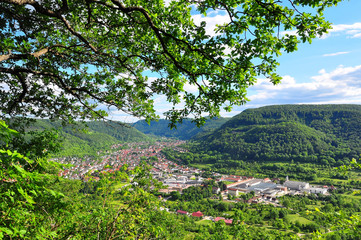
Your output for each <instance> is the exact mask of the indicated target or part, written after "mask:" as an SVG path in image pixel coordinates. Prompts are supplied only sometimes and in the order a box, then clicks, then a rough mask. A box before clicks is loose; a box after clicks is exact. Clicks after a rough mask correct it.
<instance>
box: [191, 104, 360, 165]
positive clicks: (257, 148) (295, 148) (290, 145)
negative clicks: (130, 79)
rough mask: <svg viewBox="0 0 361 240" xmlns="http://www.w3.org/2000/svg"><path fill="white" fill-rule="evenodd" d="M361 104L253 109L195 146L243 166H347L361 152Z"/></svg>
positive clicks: (202, 151)
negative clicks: (252, 163) (253, 163)
mask: <svg viewBox="0 0 361 240" xmlns="http://www.w3.org/2000/svg"><path fill="white" fill-rule="evenodd" d="M360 135H361V106H360V105H280V106H267V107H262V108H257V109H247V110H245V111H244V112H242V113H241V114H239V115H237V116H235V117H233V118H232V119H230V120H229V121H227V122H226V123H225V124H224V125H222V126H221V127H220V128H219V129H218V130H216V131H214V132H213V133H211V134H208V135H206V136H203V137H202V138H200V139H199V140H198V141H196V142H194V143H192V144H190V146H191V148H190V149H191V152H194V153H209V152H218V153H219V154H220V155H223V156H227V158H230V159H234V160H243V161H259V162H264V161H287V162H291V161H292V160H293V161H295V162H311V163H319V164H323V165H328V164H330V165H342V164H343V163H347V162H349V161H350V159H352V158H358V157H359V155H360V153H361V151H360V149H361V148H360V147H361V138H360Z"/></svg>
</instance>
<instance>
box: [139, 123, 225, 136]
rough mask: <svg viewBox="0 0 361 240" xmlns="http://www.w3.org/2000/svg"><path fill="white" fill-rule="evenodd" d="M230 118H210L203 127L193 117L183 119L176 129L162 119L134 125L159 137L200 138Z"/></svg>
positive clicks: (146, 132)
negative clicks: (198, 125)
mask: <svg viewBox="0 0 361 240" xmlns="http://www.w3.org/2000/svg"><path fill="white" fill-rule="evenodd" d="M228 120H229V118H217V119H208V120H206V123H205V124H204V126H202V127H200V128H199V127H197V126H196V124H195V123H194V122H192V120H191V119H185V120H183V122H182V124H177V125H176V128H175V129H170V128H169V127H168V125H169V123H170V121H168V120H164V119H160V120H159V121H152V122H151V123H150V125H149V124H148V123H147V122H145V121H144V120H140V121H138V122H136V123H135V124H134V125H133V126H134V127H135V128H136V129H138V130H139V131H141V132H142V133H145V134H151V135H155V136H159V137H167V138H177V139H180V140H189V139H192V138H200V137H201V136H203V135H205V134H210V133H211V132H213V131H214V130H216V129H217V128H219V127H220V126H222V125H223V124H224V123H226V122H227V121H228Z"/></svg>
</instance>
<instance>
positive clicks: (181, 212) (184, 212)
mask: <svg viewBox="0 0 361 240" xmlns="http://www.w3.org/2000/svg"><path fill="white" fill-rule="evenodd" d="M177 213H179V214H188V212H186V211H183V210H177Z"/></svg>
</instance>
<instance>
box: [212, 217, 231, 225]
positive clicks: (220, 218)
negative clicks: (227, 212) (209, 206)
mask: <svg viewBox="0 0 361 240" xmlns="http://www.w3.org/2000/svg"><path fill="white" fill-rule="evenodd" d="M220 220H222V221H224V222H225V223H226V225H232V222H233V220H232V219H225V218H224V217H216V218H215V219H214V221H215V222H218V221H220Z"/></svg>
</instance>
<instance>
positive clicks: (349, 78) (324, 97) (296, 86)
mask: <svg viewBox="0 0 361 240" xmlns="http://www.w3.org/2000/svg"><path fill="white" fill-rule="evenodd" d="M249 93H253V94H250V96H249V99H250V100H251V101H250V102H249V103H247V104H246V106H247V108H249V107H254V106H265V105H271V104H306V103H307V104H325V103H339V104H340V103H358V104H361V65H359V66H355V67H345V66H339V67H337V68H336V69H334V70H333V71H330V72H327V71H326V70H324V69H322V70H320V71H319V74H318V75H316V76H313V77H312V78H311V81H310V82H304V83H299V82H297V81H296V80H295V79H294V78H293V77H291V76H284V77H283V80H282V83H281V84H279V85H277V86H274V85H273V84H272V83H270V82H269V81H268V80H267V79H261V80H260V81H259V82H258V83H257V84H255V85H254V86H252V87H251V88H250V89H249Z"/></svg>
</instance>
